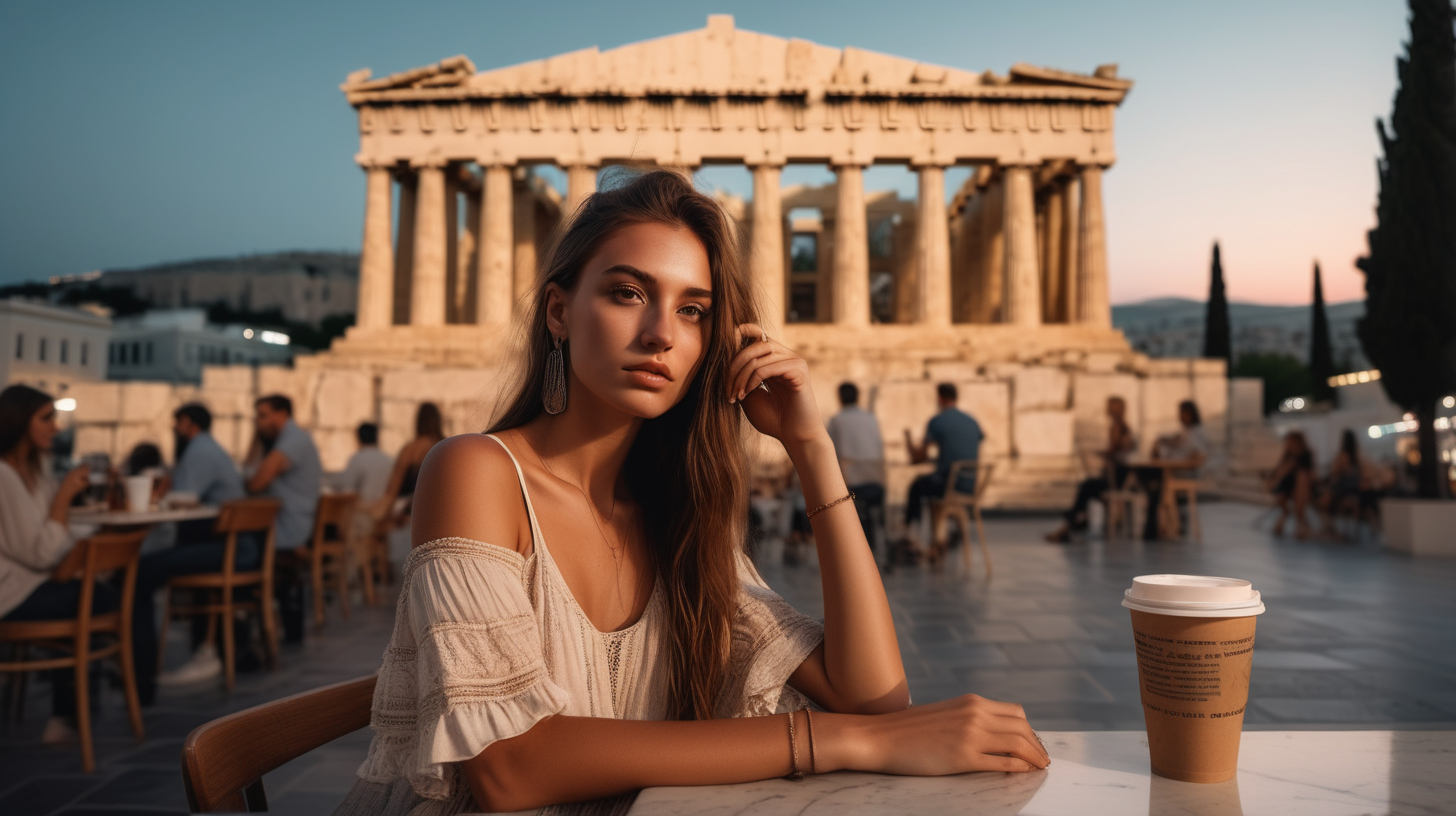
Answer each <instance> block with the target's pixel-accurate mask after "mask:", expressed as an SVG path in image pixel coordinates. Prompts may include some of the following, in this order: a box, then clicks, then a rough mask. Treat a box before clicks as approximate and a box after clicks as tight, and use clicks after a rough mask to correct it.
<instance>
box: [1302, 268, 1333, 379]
mask: <svg viewBox="0 0 1456 816" xmlns="http://www.w3.org/2000/svg"><path fill="white" fill-rule="evenodd" d="M1310 312H1311V315H1310V325H1309V377H1310V392H1311V394H1312V395H1313V396H1314V399H1315V402H1329V403H1333V402H1334V401H1335V387H1334V386H1333V385H1330V378H1331V377H1333V376H1335V373H1336V372H1335V352H1334V349H1333V348H1332V347H1331V346H1330V323H1329V320H1327V319H1326V318H1325V288H1324V284H1323V283H1322V282H1321V281H1320V268H1319V262H1318V261H1316V262H1315V265H1314V304H1313V305H1312V307H1311V308H1310Z"/></svg>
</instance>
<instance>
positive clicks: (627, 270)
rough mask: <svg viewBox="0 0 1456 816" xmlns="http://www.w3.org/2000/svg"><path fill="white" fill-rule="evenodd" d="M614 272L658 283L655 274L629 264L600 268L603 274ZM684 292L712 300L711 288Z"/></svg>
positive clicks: (645, 281)
mask: <svg viewBox="0 0 1456 816" xmlns="http://www.w3.org/2000/svg"><path fill="white" fill-rule="evenodd" d="M614 272H615V273H618V274H622V275H631V276H632V277H634V278H636V279H637V280H639V281H641V282H642V283H645V284H647V285H648V286H656V285H657V283H658V280H657V276H656V275H653V274H652V273H651V272H644V271H643V270H641V269H638V268H637V267H635V266H633V265H631V264H624V263H619V264H613V265H611V266H609V267H607V268H606V269H603V270H602V274H603V275H610V274H612V273H614ZM684 294H686V295H687V296H688V297H696V298H708V299H709V300H712V298H713V292H712V290H710V289H703V288H701V287H697V286H690V287H688V289H687V290H685V291H684Z"/></svg>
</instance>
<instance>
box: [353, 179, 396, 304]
mask: <svg viewBox="0 0 1456 816" xmlns="http://www.w3.org/2000/svg"><path fill="white" fill-rule="evenodd" d="M364 172H365V174H366V176H365V196H364V244H363V246H362V247H361V248H360V251H359V305H358V306H357V307H356V310H355V312H356V314H357V315H358V317H357V318H355V321H354V322H355V325H356V326H358V327H359V328H360V329H361V330H367V331H373V330H375V329H382V328H384V327H386V326H388V325H389V324H390V323H392V322H393V320H392V317H393V313H392V309H393V305H394V304H393V301H394V291H393V290H394V280H393V279H394V247H393V246H391V244H392V243H393V241H391V240H390V239H391V236H390V233H391V232H392V227H393V224H392V223H391V222H392V220H393V218H392V216H393V213H391V212H390V211H391V210H392V209H393V208H394V180H393V179H392V178H391V177H390V166H389V165H387V164H367V165H365V167H364Z"/></svg>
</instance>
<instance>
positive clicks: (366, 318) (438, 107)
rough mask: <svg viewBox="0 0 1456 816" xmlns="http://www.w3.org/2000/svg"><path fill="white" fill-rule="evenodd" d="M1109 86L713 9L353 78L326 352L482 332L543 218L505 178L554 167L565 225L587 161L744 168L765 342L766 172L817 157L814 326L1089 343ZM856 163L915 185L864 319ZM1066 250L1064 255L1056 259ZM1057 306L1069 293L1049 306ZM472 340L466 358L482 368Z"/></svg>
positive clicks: (778, 272)
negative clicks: (349, 207)
mask: <svg viewBox="0 0 1456 816" xmlns="http://www.w3.org/2000/svg"><path fill="white" fill-rule="evenodd" d="M1131 86H1132V83H1131V82H1130V81H1129V80H1126V79H1120V78H1118V77H1117V76H1116V68H1115V66H1103V67H1101V68H1099V69H1098V70H1097V72H1096V73H1095V74H1094V75H1084V74H1074V73H1068V72H1064V71H1055V70H1050V69H1044V68H1036V67H1033V66H1028V65H1020V64H1018V65H1016V66H1013V67H1012V69H1011V71H1010V72H1009V73H1008V74H1007V75H1005V76H1000V75H996V74H994V73H991V72H989V71H988V72H986V73H982V74H977V73H972V72H968V71H962V70H958V69H953V68H945V67H940V66H934V65H929V64H926V63H919V62H915V61H914V60H907V59H902V58H899V57H892V56H888V55H884V54H877V53H873V52H869V51H864V50H861V49H856V48H844V49H837V48H829V47H825V46H821V45H817V44H814V43H811V42H807V41H804V40H791V39H785V38H781V37H773V36H769V35H765V34H758V33H754V32H749V31H741V30H738V29H736V28H735V27H734V25H733V20H732V18H731V17H728V16H724V15H714V16H712V17H710V18H709V20H708V25H707V26H706V27H705V28H703V29H699V30H696V31H689V32H685V33H682V34H677V35H673V36H669V37H663V38H660V39H656V40H650V41H646V42H641V43H634V44H631V45H626V46H622V47H620V48H616V49H612V50H608V51H599V50H597V49H595V48H590V49H584V50H581V51H576V52H572V53H569V54H564V55H561V56H557V57H551V58H548V59H544V60H536V61H533V62H527V63H522V64H520V65H515V66H509V67H505V68H499V69H495V70H489V71H483V72H477V71H476V68H475V65H474V64H473V63H472V62H471V61H470V60H469V59H468V58H466V57H463V56H461V57H452V58H450V59H447V60H442V61H441V62H439V63H436V64H434V65H431V66H427V67H424V68H418V69H414V70H411V71H406V72H403V73H398V74H393V75H390V76H387V77H383V78H380V79H372V78H371V77H370V75H369V72H368V71H367V70H364V71H359V72H355V73H354V74H351V75H350V76H349V78H348V80H347V81H346V82H345V83H344V85H343V86H342V90H343V91H344V93H345V96H346V98H347V99H348V101H349V103H350V104H351V105H353V106H354V107H355V108H356V109H357V110H358V115H359V131H360V149H359V154H358V157H357V158H358V161H359V163H360V164H361V165H362V166H364V167H365V168H366V171H367V173H368V196H367V203H366V207H365V229H364V244H363V253H362V259H361V267H360V294H359V298H360V304H359V310H358V314H359V318H358V325H357V326H356V327H355V329H354V330H353V331H351V333H350V335H349V337H348V338H346V340H345V341H343V342H341V343H339V344H337V345H336V348H335V353H336V354H341V355H344V356H359V355H361V354H362V355H364V356H369V355H372V354H374V353H375V352H376V351H377V350H380V349H383V348H385V347H389V348H394V349H399V348H401V346H402V345H403V346H408V347H409V348H410V349H411V350H412V351H411V353H412V354H414V355H415V356H414V359H417V360H419V361H420V362H424V363H427V364H430V363H435V364H439V363H443V362H444V360H443V359H438V360H437V359H436V358H437V357H440V356H441V355H440V354H439V353H438V352H437V349H439V348H441V346H440V344H439V343H438V342H436V340H437V339H438V338H437V335H440V332H439V331H437V330H436V328H435V327H443V326H449V325H460V326H474V327H477V332H478V331H480V330H483V331H485V336H487V337H492V338H496V337H499V336H501V333H502V332H503V331H505V330H507V329H508V328H509V326H510V324H511V321H512V319H513V318H514V317H515V315H516V314H517V312H518V309H519V303H520V296H521V295H522V294H524V292H525V291H526V289H527V288H529V287H528V284H529V281H530V279H531V276H532V275H534V273H535V269H534V263H535V261H536V252H535V250H534V247H530V248H528V250H527V251H526V252H524V253H523V251H522V250H523V247H526V246H527V245H528V244H531V243H533V242H532V241H530V240H528V239H529V238H530V237H531V236H532V235H535V234H536V233H538V232H539V231H540V230H541V229H542V228H543V227H545V226H547V223H546V222H545V221H544V220H543V219H542V218H540V217H531V216H530V215H529V214H528V217H527V218H526V219H525V220H524V221H523V219H522V213H521V212H520V208H521V206H522V204H521V196H520V184H521V178H522V172H521V171H522V170H523V168H524V166H526V165H531V164H538V163H554V164H556V165H558V166H560V167H562V168H563V169H564V170H565V172H566V176H567V193H566V196H565V200H564V201H563V202H562V203H561V209H560V212H561V213H562V215H564V216H565V217H569V216H570V213H571V212H573V211H574V209H575V207H576V205H577V204H579V203H580V201H581V200H582V199H583V198H585V197H586V196H587V195H589V194H590V193H591V192H593V191H594V190H595V189H596V183H597V172H598V171H599V170H600V169H601V168H602V167H603V166H604V165H608V164H613V163H633V164H657V165H662V166H669V167H678V168H684V169H691V168H695V167H698V166H701V165H703V164H712V163H741V164H745V165H747V166H749V167H750V168H751V170H752V175H753V196H752V203H751V205H750V206H749V207H748V208H747V209H748V211H749V212H748V213H747V215H746V218H745V220H744V223H741V224H740V226H741V227H742V230H743V232H744V233H745V235H746V236H747V238H748V241H747V244H748V246H747V248H748V254H749V258H750V266H751V269H752V272H753V275H754V277H755V282H756V284H757V288H758V290H759V293H760V298H761V300H762V302H763V304H764V306H765V309H764V311H765V322H766V323H768V324H770V325H771V326H774V327H775V328H778V327H781V326H783V325H784V324H785V323H786V322H789V317H790V312H789V311H788V309H787V307H788V305H789V301H790V299H791V297H792V294H793V292H792V283H793V280H792V276H791V275H790V270H789V258H788V247H787V246H786V237H788V236H791V234H792V226H791V225H787V224H786V221H785V215H786V202H785V201H784V198H783V192H784V191H782V190H781V189H780V172H781V170H782V168H783V167H784V166H785V165H786V164H790V163H827V164H829V165H830V166H831V167H832V168H833V170H834V171H835V173H836V174H837V176H838V178H837V182H836V183H835V184H834V185H832V191H833V194H834V197H835V198H834V206H833V207H832V210H833V229H832V230H824V233H823V238H824V239H825V240H824V241H823V246H821V256H823V257H826V258H832V266H831V268H830V269H829V270H828V274H827V275H826V274H819V275H817V277H816V285H817V289H818V292H819V293H820V294H819V297H818V298H817V299H818V300H819V301H820V304H821V305H820V306H819V308H816V309H815V321H816V322H821V323H833V324H835V325H839V326H843V327H850V328H867V327H870V326H871V324H873V323H879V322H894V323H906V324H915V325H922V326H931V327H940V326H957V325H960V324H976V323H982V324H986V323H1010V324H1013V325H1018V326H1023V327H1028V326H1036V325H1040V324H1042V323H1045V322H1055V323H1084V324H1087V325H1089V326H1091V327H1094V328H1097V329H1102V330H1108V329H1110V325H1111V322H1110V314H1109V312H1108V307H1107V305H1106V303H1107V298H1106V290H1107V282H1106V276H1107V275H1106V273H1107V270H1106V266H1107V264H1106V250H1105V246H1106V241H1105V237H1104V235H1103V230H1104V222H1103V218H1102V200H1101V185H1100V173H1101V171H1102V169H1103V168H1105V167H1107V166H1110V165H1111V164H1112V162H1113V161H1114V159H1115V152H1114V148H1113V135H1112V128H1113V111H1114V108H1115V107H1116V106H1117V105H1118V104H1119V103H1120V102H1121V101H1122V100H1123V98H1124V97H1125V96H1126V94H1127V92H1128V90H1129V89H1130V88H1131ZM875 163H899V164H907V165H909V166H910V167H912V168H913V169H914V170H915V172H916V173H917V174H918V176H919V189H920V191H921V192H920V195H919V200H918V202H916V204H915V207H916V213H915V217H914V218H913V219H908V220H909V221H911V222H913V225H914V231H913V233H911V234H909V235H906V236H905V238H906V239H908V240H907V241H905V242H904V243H912V244H913V253H912V254H911V255H910V256H907V257H906V258H905V259H904V262H903V263H897V264H895V265H894V269H893V270H892V274H893V276H894V280H893V283H892V286H891V288H892V290H893V292H894V293H895V297H894V304H893V307H892V308H891V309H889V310H886V309H878V310H876V309H872V298H871V291H870V278H871V266H872V264H871V262H870V258H869V257H868V241H869V234H868V223H867V218H868V209H867V208H868V204H867V195H866V191H865V189H864V183H863V170H864V168H866V167H868V166H870V165H872V164H875ZM953 165H974V166H976V167H977V168H978V175H977V180H976V181H975V182H973V183H974V185H975V186H976V190H993V191H994V192H992V193H989V194H988V195H986V196H978V195H977V193H976V191H975V190H971V191H963V195H961V196H959V197H958V198H957V201H958V202H963V201H969V200H972V199H978V198H987V199H991V198H994V201H993V202H991V204H985V203H984V202H982V203H981V205H979V206H976V207H975V208H974V209H975V212H976V213H979V214H980V216H979V218H978V220H977V221H976V226H974V227H971V226H969V222H970V220H971V216H969V215H967V214H966V212H967V210H966V208H965V207H958V208H957V209H956V210H954V211H952V210H951V209H948V208H947V206H946V190H945V178H944V173H945V169H946V168H947V167H950V166H953ZM396 184H397V185H398V188H399V189H398V193H399V194H398V200H399V213H398V222H399V225H400V226H399V229H398V237H397V238H396V237H394V236H393V235H392V230H391V228H392V225H393V224H394V222H395V213H393V212H392V208H393V206H394V204H393V202H394V199H395V189H394V188H395V185H396ZM462 200H463V202H464V203H463V204H462V203H461V202H462ZM1067 202H1070V203H1067ZM462 206H463V207H464V208H465V209H466V219H465V221H466V227H465V228H464V229H458V228H455V227H454V226H453V225H455V224H458V223H459V218H458V212H459V208H460V207H462ZM1051 206H1055V207H1056V208H1057V210H1058V212H1057V217H1055V218H1053V217H1051V216H1049V215H1048V213H1049V210H1048V209H1047V208H1048V207H1051ZM1068 214H1075V217H1073V218H1070V219H1069V218H1068V217H1067V215H1068ZM957 221H963V222H966V223H965V224H962V225H960V226H959V227H957V226H956V222H957ZM553 226H554V224H553ZM967 230H973V231H974V232H975V234H976V236H977V240H976V241H970V240H968V239H967V238H966V237H965V235H963V233H966V231H967ZM1053 233H1054V234H1053ZM993 234H994V235H993ZM523 235H524V236H525V237H524V238H523ZM972 244H974V245H975V246H976V247H977V248H976V249H974V250H972V249H970V247H971V246H972ZM992 244H995V248H994V249H990V248H989V247H991V246H992ZM465 246H468V247H469V248H470V252H469V253H468V254H462V253H461V252H460V249H459V248H460V247H465ZM1069 246H1076V247H1078V248H1079V249H1077V250H1076V252H1074V253H1072V254H1070V255H1068V254H1066V253H1065V252H1064V250H1063V249H1062V248H1064V247H1069ZM1049 247H1052V249H1049ZM1069 292H1076V293H1078V294H1076V296H1075V299H1074V300H1073V301H1072V303H1071V306H1068V305H1067V302H1068V301H1067V296H1068V295H1067V293H1069ZM1049 293H1050V294H1049ZM886 317H889V318H890V319H889V320H888V321H886ZM406 326H407V327H409V331H404V332H402V331H400V329H401V328H403V327H406ZM796 331H797V327H795V328H794V329H793V330H791V331H789V332H788V334H789V335H792V334H794V333H795V332H796ZM447 334H448V335H450V336H452V337H453V336H457V335H458V336H460V337H461V338H462V339H463V338H464V337H466V336H467V335H468V334H469V330H464V331H451V332H447ZM485 345H486V344H482V348H481V350H480V352H479V354H480V359H481V360H482V362H488V361H489V360H491V359H493V352H492V351H491V349H490V348H485V347H484V346H485ZM446 346H450V347H453V345H452V344H450V343H447V344H446ZM491 348H494V349H498V348H499V344H491ZM451 356H452V357H454V356H455V355H453V354H452V355H451Z"/></svg>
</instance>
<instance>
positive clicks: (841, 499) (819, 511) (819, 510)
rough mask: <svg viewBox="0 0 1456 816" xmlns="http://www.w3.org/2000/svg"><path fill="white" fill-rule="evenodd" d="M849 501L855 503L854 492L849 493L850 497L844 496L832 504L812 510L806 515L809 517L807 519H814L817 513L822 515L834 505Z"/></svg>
mask: <svg viewBox="0 0 1456 816" xmlns="http://www.w3.org/2000/svg"><path fill="white" fill-rule="evenodd" d="M847 501H854V491H853V490H851V491H849V495H848V496H844V497H842V498H838V499H835V500H834V501H832V502H830V503H828V504H821V505H819V506H818V507H816V508H814V509H813V510H810V511H809V512H808V513H805V514H804V515H805V516H807V517H809V518H814V515H815V514H816V513H822V512H824V511H825V510H828V509H829V508H831V507H833V506H834V505H836V504H839V503H840V502H847Z"/></svg>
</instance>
